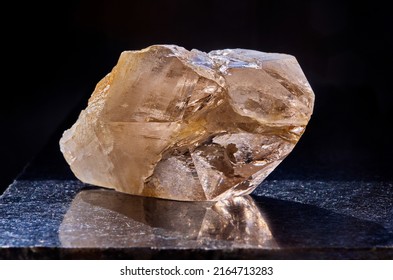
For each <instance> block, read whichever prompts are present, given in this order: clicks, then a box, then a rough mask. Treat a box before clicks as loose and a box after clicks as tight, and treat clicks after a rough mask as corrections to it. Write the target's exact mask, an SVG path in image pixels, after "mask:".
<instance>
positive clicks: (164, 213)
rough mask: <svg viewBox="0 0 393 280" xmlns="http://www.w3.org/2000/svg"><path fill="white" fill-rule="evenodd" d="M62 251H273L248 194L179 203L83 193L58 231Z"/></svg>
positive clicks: (272, 242) (101, 192) (103, 192)
mask: <svg viewBox="0 0 393 280" xmlns="http://www.w3.org/2000/svg"><path fill="white" fill-rule="evenodd" d="M59 238H60V242H61V244H62V246H64V247H91V248H94V247H156V248H207V249H210V248H213V249H214V248H220V249H225V248H253V247H256V248H267V249H273V248H277V244H276V242H275V240H274V238H273V236H272V234H271V232H270V230H269V227H268V224H267V222H266V220H265V218H264V215H263V214H262V212H261V211H260V210H259V208H258V207H257V206H256V204H255V203H254V201H253V199H252V198H251V197H249V196H244V197H235V198H232V199H230V200H225V201H218V202H180V201H172V200H162V199H155V198H146V197H138V196H131V195H126V194H122V193H118V192H114V191H111V190H105V189H99V190H84V191H81V192H80V193H79V194H78V195H77V196H76V197H75V198H74V200H73V202H72V204H71V206H70V208H69V209H68V211H67V213H66V215H65V216H64V219H63V221H62V224H61V226H60V229H59Z"/></svg>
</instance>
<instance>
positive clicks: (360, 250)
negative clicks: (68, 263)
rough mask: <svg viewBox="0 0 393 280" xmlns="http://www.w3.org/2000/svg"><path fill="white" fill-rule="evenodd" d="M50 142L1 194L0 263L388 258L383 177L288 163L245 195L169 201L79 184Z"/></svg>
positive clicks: (391, 242) (391, 246)
mask: <svg viewBox="0 0 393 280" xmlns="http://www.w3.org/2000/svg"><path fill="white" fill-rule="evenodd" d="M57 139H58V135H57V136H56V137H55V140H54V141H52V142H51V143H50V144H49V145H48V146H47V148H46V149H45V150H44V151H43V152H42V153H41V155H40V156H39V157H38V158H37V159H36V160H35V161H34V162H33V163H31V164H30V166H28V168H26V170H25V171H24V172H22V174H21V175H20V176H19V177H18V178H17V179H16V180H15V181H14V183H13V184H12V185H11V186H10V187H9V188H8V189H7V190H6V192H5V193H4V194H3V195H2V196H1V197H0V258H1V259H59V258H60V259H133V258H135V259H157V258H158V259H180V258H189V259H206V258H207V259H211V258H212V259H218V258H225V259H255V258H263V259H392V258H393V181H392V180H390V178H387V177H384V178H383V179H379V180H378V178H377V177H376V179H375V178H374V176H364V177H361V176H358V178H357V179H356V178H355V179H351V177H345V176H344V177H343V176H336V177H334V176H330V175H329V176H327V175H326V174H325V175H324V173H319V174H318V175H315V174H311V175H310V176H306V174H307V172H303V173H301V174H300V173H299V174H298V175H299V176H297V173H296V168H290V166H291V164H293V163H292V162H291V160H289V165H287V166H285V165H284V167H283V169H284V170H285V168H286V169H287V170H288V172H287V173H286V176H282V179H277V177H280V176H278V175H277V174H280V172H283V171H282V169H281V170H279V171H278V173H277V172H275V174H272V176H270V177H269V179H268V180H266V181H265V182H263V183H262V185H261V186H260V187H259V188H258V189H257V190H256V191H255V192H254V193H253V194H252V195H251V197H245V198H242V199H240V200H237V201H235V202H229V203H227V204H225V203H221V204H220V203H218V204H214V203H188V202H175V201H168V200H160V199H153V198H141V197H135V196H130V195H126V194H121V193H117V192H114V191H111V190H106V189H102V188H98V187H94V186H89V185H85V184H83V183H81V182H79V181H78V180H76V179H75V177H74V176H73V175H72V173H71V172H70V170H69V167H68V166H67V164H66V163H65V161H64V159H63V158H62V155H61V154H60V152H59V148H58V144H57ZM284 163H285V162H284ZM288 166H289V167H288ZM293 166H294V165H293ZM299 166H301V167H300V168H299V169H298V170H301V169H302V170H307V168H306V167H304V165H299ZM279 168H281V167H279ZM317 170H318V169H317ZM329 172H332V171H331V170H330V171H329ZM288 174H289V175H288ZM291 174H292V175H293V176H290V175H291ZM352 178H353V177H352Z"/></svg>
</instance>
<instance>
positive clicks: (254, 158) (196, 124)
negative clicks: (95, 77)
mask: <svg viewBox="0 0 393 280" xmlns="http://www.w3.org/2000/svg"><path fill="white" fill-rule="evenodd" d="M313 105H314V93H313V91H312V89H311V87H310V85H309V83H308V82H307V79H306V78H305V76H304V74H303V72H302V70H301V68H300V66H299V64H298V63H297V61H296V59H295V58H294V57H293V56H290V55H286V54H276V53H263V52H258V51H253V50H244V49H225V50H216V51H212V52H210V53H204V52H201V51H198V50H191V51H187V50H186V49H184V48H182V47H178V46H174V45H154V46H151V47H148V48H146V49H143V50H141V51H126V52H123V53H122V54H121V56H120V58H119V61H118V63H117V65H116V66H115V67H114V68H113V70H112V72H111V73H109V74H108V75H107V76H106V77H104V78H103V79H102V80H101V81H100V82H99V83H98V84H97V86H96V89H95V90H94V92H93V94H92V96H91V98H90V99H89V104H88V107H87V108H86V109H85V110H83V111H82V112H81V114H80V116H79V119H78V120H77V122H76V123H75V124H74V125H73V126H72V127H71V128H70V129H69V130H66V131H65V132H64V134H63V137H62V138H61V140H60V147H61V151H62V152H63V155H64V157H65V159H66V160H67V162H68V163H69V164H70V166H71V169H72V171H73V172H74V174H75V175H76V176H77V177H78V178H79V179H80V180H82V181H83V182H85V183H90V184H93V185H98V186H103V187H108V188H114V189H116V190H117V191H121V192H125V193H130V194H136V195H143V196H152V197H160V198H167V199H174V200H190V201H194V200H220V199H225V198H228V197H231V196H239V195H244V194H248V193H250V192H252V191H253V190H254V189H255V188H256V187H257V186H258V185H259V184H260V183H261V182H262V181H263V180H264V179H265V178H266V176H268V175H269V173H270V172H272V171H273V170H274V168H275V167H276V166H277V165H278V164H279V163H280V162H281V161H282V160H283V159H284V158H285V157H286V156H287V155H288V154H289V153H290V151H291V150H292V149H293V147H294V145H295V144H296V143H297V141H298V140H299V138H300V136H301V135H302V134H303V132H304V129H305V127H306V125H307V123H308V121H309V119H310V117H311V114H312V110H313Z"/></svg>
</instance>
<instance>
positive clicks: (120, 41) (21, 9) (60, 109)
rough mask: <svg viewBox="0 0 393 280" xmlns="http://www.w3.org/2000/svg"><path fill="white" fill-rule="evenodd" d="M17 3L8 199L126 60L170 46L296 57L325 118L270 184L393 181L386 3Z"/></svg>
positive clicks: (8, 93)
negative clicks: (15, 183)
mask: <svg viewBox="0 0 393 280" xmlns="http://www.w3.org/2000/svg"><path fill="white" fill-rule="evenodd" d="M11 5H12V6H11V7H8V8H4V9H2V13H3V17H2V18H4V16H5V14H7V15H10V16H11V18H12V20H11V21H9V20H7V21H6V22H2V41H3V43H2V49H3V51H2V56H3V63H2V65H3V71H5V72H6V74H5V75H3V78H2V80H3V81H2V89H1V103H0V104H1V105H0V106H1V111H0V125H1V137H0V155H1V160H0V193H1V191H2V190H4V189H5V187H6V186H7V185H8V184H9V183H10V182H12V180H13V179H14V178H15V176H16V175H17V174H18V173H19V172H20V171H21V169H22V168H23V167H24V166H25V165H26V163H27V162H28V161H30V160H31V159H32V158H33V157H34V156H35V155H36V154H37V153H38V152H39V151H40V150H41V149H42V147H43V146H44V145H45V143H46V142H47V141H48V140H49V139H50V137H51V135H53V133H54V132H55V131H56V129H58V128H59V125H60V124H62V123H64V120H66V119H67V116H69V113H70V112H71V111H72V110H73V109H77V110H78V109H80V108H83V107H85V105H86V102H87V98H88V97H89V96H90V94H91V92H92V91H93V89H94V86H95V84H96V83H97V82H98V81H99V80H100V79H101V78H102V77H103V76H104V75H105V74H106V73H108V72H109V71H110V70H111V69H112V67H113V66H114V65H115V64H116V61H117V59H118V57H119V54H120V52H121V51H123V50H134V49H141V48H144V47H147V46H149V45H152V44H159V43H170V44H177V45H180V46H183V47H185V48H187V49H192V48H197V49H200V50H203V51H210V50H213V49H221V48H238V47H239V48H248V49H256V50H261V51H266V52H282V53H289V54H293V55H295V56H296V57H297V59H298V61H299V63H300V65H301V66H302V68H303V70H304V72H305V74H306V76H307V78H308V80H309V82H310V84H311V86H312V87H313V89H314V91H315V95H316V104H315V111H314V116H313V118H312V121H311V123H310V125H309V127H308V129H307V130H306V133H305V135H304V136H303V138H302V140H301V141H300V143H299V145H298V146H297V147H296V148H295V151H294V152H293V153H292V154H291V155H290V156H289V157H288V159H287V160H286V161H285V162H284V163H283V164H282V165H280V167H279V168H277V170H276V171H275V172H274V173H273V174H272V175H271V176H270V178H300V177H301V178H304V177H306V178H314V179H321V180H326V179H329V180H390V179H392V177H393V176H392V174H391V173H392V172H391V169H392V164H390V158H391V157H392V156H393V149H392V146H391V144H392V139H393V138H392V135H393V134H392V132H391V131H392V128H393V127H392V126H393V125H392V122H391V119H392V117H391V114H392V105H393V100H392V95H393V93H392V89H391V88H392V83H393V76H392V73H393V71H392V67H393V64H392V62H393V26H392V16H391V11H390V9H389V8H388V7H386V6H384V4H380V3H378V2H377V1H373V2H366V3H365V2H364V1H357V2H354V3H350V2H344V1H302V2H300V1H287V2H285V1H257V0H254V1H253V0H240V1H234V0H230V1H223V0H222V1H219V0H212V1H179V0H173V1H169V0H165V1H152V0H145V1H119V0H117V1H106V2H105V1H93V0H81V1H51V2H50V3H49V4H48V3H37V2H36V1H30V2H29V3H23V2H15V3H13V4H11ZM75 118H76V116H75V114H74V115H71V117H69V118H68V120H67V121H66V123H65V125H66V126H69V125H71V123H73V122H74V121H75ZM55 135H56V136H55V137H58V134H55ZM56 141H57V139H56Z"/></svg>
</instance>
